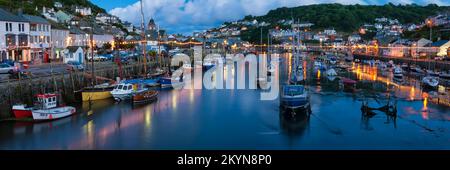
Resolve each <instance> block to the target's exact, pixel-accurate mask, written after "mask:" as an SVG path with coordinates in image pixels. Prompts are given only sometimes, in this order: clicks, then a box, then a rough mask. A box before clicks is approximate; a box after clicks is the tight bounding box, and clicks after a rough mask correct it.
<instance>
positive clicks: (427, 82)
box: [422, 76, 439, 88]
mask: <svg viewBox="0 0 450 170" xmlns="http://www.w3.org/2000/svg"><path fill="white" fill-rule="evenodd" d="M422 84H423V86H424V87H428V88H436V87H437V86H438V85H439V80H438V78H437V77H433V76H426V77H424V78H423V79H422Z"/></svg>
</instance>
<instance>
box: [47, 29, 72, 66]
mask: <svg viewBox="0 0 450 170" xmlns="http://www.w3.org/2000/svg"><path fill="white" fill-rule="evenodd" d="M51 37H52V45H53V46H52V57H51V58H52V60H61V59H62V58H63V56H64V52H63V51H64V49H65V48H66V47H67V46H68V43H69V30H67V29H55V28H53V29H52V30H51Z"/></svg>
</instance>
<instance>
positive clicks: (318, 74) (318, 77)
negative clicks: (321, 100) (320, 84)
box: [317, 70, 320, 79]
mask: <svg viewBox="0 0 450 170" xmlns="http://www.w3.org/2000/svg"><path fill="white" fill-rule="evenodd" d="M317 79H320V70H317Z"/></svg>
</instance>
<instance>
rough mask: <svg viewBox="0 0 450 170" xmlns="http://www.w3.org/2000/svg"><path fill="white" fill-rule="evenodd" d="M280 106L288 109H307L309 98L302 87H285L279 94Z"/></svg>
mask: <svg viewBox="0 0 450 170" xmlns="http://www.w3.org/2000/svg"><path fill="white" fill-rule="evenodd" d="M281 105H282V106H283V107H285V108H290V109H306V108H308V107H309V96H308V92H307V91H306V90H305V87H304V86H303V85H285V86H284V87H283V91H282V94H281Z"/></svg>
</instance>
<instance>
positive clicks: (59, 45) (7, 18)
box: [0, 8, 119, 63]
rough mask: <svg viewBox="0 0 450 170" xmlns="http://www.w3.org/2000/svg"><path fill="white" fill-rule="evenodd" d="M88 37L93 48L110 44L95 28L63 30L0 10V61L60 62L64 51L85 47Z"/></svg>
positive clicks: (38, 19)
mask: <svg viewBox="0 0 450 170" xmlns="http://www.w3.org/2000/svg"><path fill="white" fill-rule="evenodd" d="M91 30H92V31H91ZM111 30H113V29H111ZM91 33H93V40H94V43H95V45H96V46H97V47H101V46H103V44H105V43H111V42H112V41H114V36H113V35H112V34H111V33H107V32H106V31H104V30H103V29H101V28H98V27H96V28H93V27H91V28H89V30H87V29H86V28H85V30H82V29H81V28H80V25H71V24H68V26H67V27H66V26H65V25H63V24H58V23H55V22H53V21H51V20H47V19H44V18H43V17H41V16H33V15H26V14H22V13H21V12H19V13H18V14H17V15H16V14H13V13H11V12H9V11H7V10H4V9H1V8H0V61H4V60H12V61H19V62H24V61H32V62H34V63H40V62H49V61H51V60H63V57H64V56H65V55H66V53H67V50H66V49H67V47H70V46H89V41H90V34H91ZM118 34H119V33H118Z"/></svg>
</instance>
